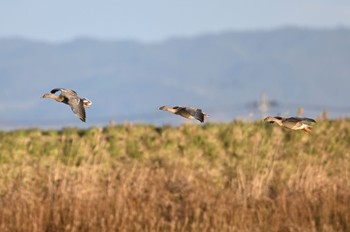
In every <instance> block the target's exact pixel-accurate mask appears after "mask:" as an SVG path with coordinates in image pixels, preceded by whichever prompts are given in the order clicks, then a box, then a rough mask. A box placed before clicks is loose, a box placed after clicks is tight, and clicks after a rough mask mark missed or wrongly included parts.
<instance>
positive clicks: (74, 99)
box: [42, 88, 92, 122]
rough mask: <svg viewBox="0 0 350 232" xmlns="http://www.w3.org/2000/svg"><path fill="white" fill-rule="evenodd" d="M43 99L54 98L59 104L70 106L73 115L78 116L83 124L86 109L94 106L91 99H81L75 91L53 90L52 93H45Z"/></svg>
mask: <svg viewBox="0 0 350 232" xmlns="http://www.w3.org/2000/svg"><path fill="white" fill-rule="evenodd" d="M58 91H60V92H61V93H60V94H59V95H56V94H55V93H56V92H58ZM42 97H43V98H52V99H54V100H56V101H57V102H61V103H64V104H67V105H69V106H70V107H71V109H72V111H73V113H74V114H75V115H77V116H78V117H79V118H80V120H81V121H83V122H85V120H86V113H85V108H88V107H90V105H91V104H92V102H91V101H90V100H89V99H87V98H81V97H79V96H78V94H77V93H76V92H75V91H74V90H71V89H64V88H55V89H53V90H51V91H50V93H45V94H44V95H43V96H42Z"/></svg>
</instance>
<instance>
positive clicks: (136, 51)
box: [0, 27, 350, 128]
mask: <svg viewBox="0 0 350 232" xmlns="http://www.w3.org/2000/svg"><path fill="white" fill-rule="evenodd" d="M0 81H1V86H0V88H1V89H0V90H1V91H0V128H11V127H16V126H22V125H23V126H66V125H82V123H81V122H80V121H79V119H78V118H76V117H75V116H74V115H73V113H72V112H70V109H69V107H68V106H65V105H63V104H58V103H56V102H54V101H53V100H50V99H40V97H41V96H42V94H43V93H44V92H48V91H50V90H51V89H52V88H55V87H65V88H72V89H74V90H76V91H77V92H78V93H79V94H80V95H81V96H82V97H87V98H89V99H90V100H92V101H93V105H92V108H91V109H88V112H87V115H88V116H87V123H86V126H92V125H96V124H107V123H108V121H109V120H116V121H117V123H119V122H124V121H131V122H147V123H157V124H163V123H173V122H175V123H179V122H184V120H183V119H181V118H179V117H176V116H174V115H171V114H169V113H167V112H161V111H158V107H159V106H162V105H170V106H174V105H189V106H194V107H200V108H202V109H203V111H204V112H206V113H208V114H209V115H210V116H211V118H209V119H208V121H210V120H212V121H228V120H232V119H233V118H237V117H248V116H249V115H251V114H250V113H253V118H259V117H260V115H259V111H258V109H257V108H256V107H255V106H257V105H258V102H257V101H258V100H259V98H260V96H261V94H262V93H266V94H267V96H268V97H269V99H270V100H274V101H275V103H277V106H276V108H271V109H270V114H275V113H282V114H289V115H293V114H295V112H296V110H297V108H298V107H304V108H305V114H306V115H308V116H317V115H319V114H320V113H321V112H322V110H323V108H328V109H329V110H330V114H331V115H330V116H339V115H345V116H347V115H349V114H350V104H349V100H348V99H349V98H350V91H349V86H350V29H345V28H338V29H322V30H321V29H318V30H316V29H302V28H293V27H288V28H281V29H276V30H266V31H264V30H260V31H241V32H226V33H221V34H206V35H201V36H197V37H192V38H174V39H170V40H166V41H163V42H159V43H148V44H147V43H139V42H135V41H99V40H94V39H89V38H81V39H77V40H74V41H71V42H68V43H62V44H49V43H44V42H38V41H30V40H26V39H18V38H4V39H0ZM254 107H255V108H254Z"/></svg>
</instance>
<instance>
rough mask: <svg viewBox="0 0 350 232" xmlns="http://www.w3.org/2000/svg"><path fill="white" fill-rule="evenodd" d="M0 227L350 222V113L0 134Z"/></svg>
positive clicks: (343, 225) (308, 226)
mask: <svg viewBox="0 0 350 232" xmlns="http://www.w3.org/2000/svg"><path fill="white" fill-rule="evenodd" d="M0 152H1V153H0V231H350V121H349V120H345V119H339V120H330V121H328V120H327V121H326V120H325V121H320V122H318V124H317V125H316V126H315V127H314V130H313V132H312V134H307V133H304V132H299V131H298V132H295V131H289V130H287V129H283V128H280V127H273V126H271V125H267V124H264V123H263V122H242V121H233V122H231V123H223V124H217V123H206V124H204V125H198V124H183V125H181V126H179V127H172V126H167V125H164V126H162V127H156V126H154V125H141V124H140V125H138V124H121V125H115V126H108V127H105V128H89V129H77V128H64V129H62V130H39V129H30V130H16V131H7V132H5V131H3V132H0Z"/></svg>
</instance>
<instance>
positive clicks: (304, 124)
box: [264, 116, 316, 132]
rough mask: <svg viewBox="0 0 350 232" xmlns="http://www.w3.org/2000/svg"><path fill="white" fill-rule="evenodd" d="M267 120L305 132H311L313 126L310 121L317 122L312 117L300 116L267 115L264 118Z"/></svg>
mask: <svg viewBox="0 0 350 232" xmlns="http://www.w3.org/2000/svg"><path fill="white" fill-rule="evenodd" d="M264 121H265V122H269V123H277V124H278V125H279V126H282V127H286V128H288V129H291V130H303V131H305V132H311V128H312V127H311V126H310V125H309V123H316V121H315V120H314V119H312V118H299V117H290V118H282V117H278V116H277V117H270V116H269V117H267V118H265V119H264Z"/></svg>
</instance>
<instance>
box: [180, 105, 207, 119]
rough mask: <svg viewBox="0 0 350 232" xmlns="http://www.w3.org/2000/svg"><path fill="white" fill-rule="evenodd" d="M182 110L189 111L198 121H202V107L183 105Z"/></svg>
mask: <svg viewBox="0 0 350 232" xmlns="http://www.w3.org/2000/svg"><path fill="white" fill-rule="evenodd" d="M184 110H185V111H186V112H187V113H189V114H190V115H191V116H192V117H194V118H195V119H197V120H198V121H200V122H204V114H203V112H202V109H195V108H192V107H184Z"/></svg>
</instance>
